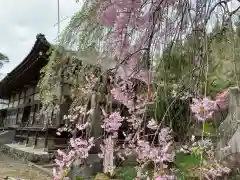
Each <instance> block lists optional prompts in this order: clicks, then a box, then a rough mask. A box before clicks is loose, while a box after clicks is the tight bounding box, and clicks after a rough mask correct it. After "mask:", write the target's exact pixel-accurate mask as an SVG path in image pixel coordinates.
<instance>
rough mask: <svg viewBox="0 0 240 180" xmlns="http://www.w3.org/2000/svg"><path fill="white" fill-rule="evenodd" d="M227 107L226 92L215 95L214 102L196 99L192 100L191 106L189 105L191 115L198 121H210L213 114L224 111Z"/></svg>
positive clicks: (207, 99)
mask: <svg viewBox="0 0 240 180" xmlns="http://www.w3.org/2000/svg"><path fill="white" fill-rule="evenodd" d="M227 107H228V91H227V90H224V91H223V92H221V93H219V94H217V96H216V98H215V100H210V99H209V98H203V99H196V98H193V104H191V105H190V108H191V111H192V113H193V114H194V115H195V117H196V119H197V120H199V121H205V120H208V119H211V118H212V116H213V113H214V112H216V111H219V110H224V109H226V108H227Z"/></svg>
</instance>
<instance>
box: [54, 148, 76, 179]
mask: <svg viewBox="0 0 240 180" xmlns="http://www.w3.org/2000/svg"><path fill="white" fill-rule="evenodd" d="M57 153H58V159H55V162H56V167H54V168H53V177H54V180H60V179H62V178H63V177H64V176H65V171H64V170H68V169H69V168H70V166H71V164H72V162H73V160H74V156H75V151H73V150H71V151H69V152H68V153H65V152H63V151H61V150H58V151H57Z"/></svg>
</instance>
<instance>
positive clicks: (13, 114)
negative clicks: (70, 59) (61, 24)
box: [0, 34, 62, 148]
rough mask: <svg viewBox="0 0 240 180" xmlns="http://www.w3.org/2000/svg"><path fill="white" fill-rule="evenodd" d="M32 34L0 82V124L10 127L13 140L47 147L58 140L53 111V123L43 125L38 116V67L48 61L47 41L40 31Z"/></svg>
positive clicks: (3, 126) (56, 118)
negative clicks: (18, 59)
mask: <svg viewBox="0 0 240 180" xmlns="http://www.w3.org/2000/svg"><path fill="white" fill-rule="evenodd" d="M36 38H37V39H36V42H35V44H34V45H33V47H32V49H31V51H30V53H29V54H28V55H27V56H26V57H25V59H24V60H23V61H22V62H21V63H20V64H19V65H18V66H17V67H16V68H15V69H13V70H12V71H11V72H10V73H8V74H7V75H6V77H5V78H4V79H3V80H2V81H1V82H0V127H1V128H4V129H11V130H14V131H15V132H16V134H15V138H14V141H15V142H22V143H25V144H26V145H29V146H34V147H39V148H49V147H50V146H51V145H54V144H59V143H56V141H59V140H56V138H57V137H56V135H55V134H56V128H57V127H58V126H59V124H60V121H61V120H60V119H61V117H59V116H56V115H54V114H53V115H52V117H51V118H52V119H51V122H53V124H52V125H51V127H48V128H44V118H41V116H39V111H40V109H41V106H42V105H41V101H40V96H39V88H38V86H37V84H38V81H39V79H40V75H41V73H40V70H41V69H42V68H43V67H44V66H45V65H46V64H47V62H48V61H47V59H48V56H49V55H50V53H49V50H50V47H51V44H50V43H49V42H48V41H47V40H46V38H45V36H44V35H42V34H38V35H37V37H36ZM54 118H55V119H54ZM60 144H62V143H61V142H60Z"/></svg>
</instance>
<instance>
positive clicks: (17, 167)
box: [0, 152, 52, 180]
mask: <svg viewBox="0 0 240 180" xmlns="http://www.w3.org/2000/svg"><path fill="white" fill-rule="evenodd" d="M6 176H9V177H14V178H20V179H24V180H52V178H51V177H49V176H47V175H46V174H44V173H43V172H41V171H39V170H37V169H36V168H34V167H31V166H30V165H27V164H25V163H23V162H21V161H18V160H16V159H13V158H11V157H9V156H6V155H4V154H2V153H1V152H0V180H2V179H3V178H4V177H6Z"/></svg>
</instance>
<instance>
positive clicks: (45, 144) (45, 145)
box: [44, 127, 48, 149]
mask: <svg viewBox="0 0 240 180" xmlns="http://www.w3.org/2000/svg"><path fill="white" fill-rule="evenodd" d="M47 148H48V127H47V129H46V132H45V139H44V149H47Z"/></svg>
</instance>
